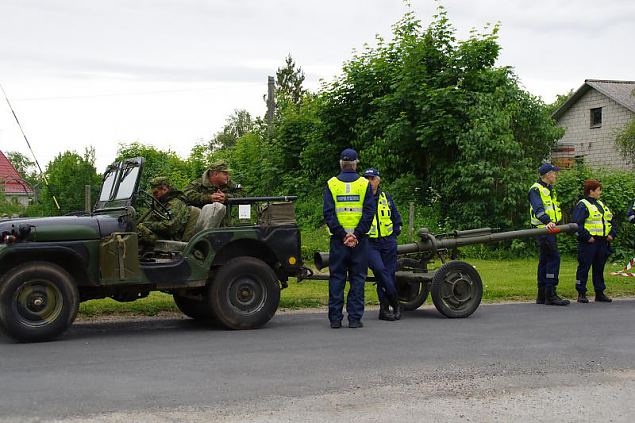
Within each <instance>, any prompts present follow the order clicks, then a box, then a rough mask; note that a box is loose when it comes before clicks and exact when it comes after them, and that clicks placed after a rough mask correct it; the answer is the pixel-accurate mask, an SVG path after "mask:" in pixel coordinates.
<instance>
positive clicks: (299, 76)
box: [276, 53, 305, 105]
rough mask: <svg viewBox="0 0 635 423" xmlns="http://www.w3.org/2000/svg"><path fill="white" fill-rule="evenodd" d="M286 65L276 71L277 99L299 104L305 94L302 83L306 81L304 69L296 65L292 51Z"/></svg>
mask: <svg viewBox="0 0 635 423" xmlns="http://www.w3.org/2000/svg"><path fill="white" fill-rule="evenodd" d="M284 62H285V63H284V66H282V67H280V68H278V70H277V71H276V97H277V98H276V100H277V102H278V103H280V102H281V101H287V102H290V103H291V104H294V105H298V104H299V103H300V100H301V99H302V96H303V95H304V94H305V90H304V88H302V84H303V83H304V78H305V77H304V71H303V70H302V68H301V67H299V66H298V67H296V64H295V61H294V60H293V58H292V57H291V53H289V55H288V56H287V57H286V58H285V59H284Z"/></svg>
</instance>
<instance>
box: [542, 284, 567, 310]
mask: <svg viewBox="0 0 635 423" xmlns="http://www.w3.org/2000/svg"><path fill="white" fill-rule="evenodd" d="M545 304H547V305H557V306H566V305H569V300H566V299H564V298H560V297H559V296H558V294H557V292H556V287H555V286H547V287H545Z"/></svg>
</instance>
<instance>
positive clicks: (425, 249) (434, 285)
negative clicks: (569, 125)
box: [304, 223, 578, 318]
mask: <svg viewBox="0 0 635 423" xmlns="http://www.w3.org/2000/svg"><path fill="white" fill-rule="evenodd" d="M577 230H578V225H577V224H575V223H569V224H566V225H559V226H556V227H555V228H553V229H551V230H547V229H546V228H536V229H524V230H518V231H510V232H495V231H494V230H493V229H492V228H480V229H470V230H465V231H454V232H452V233H450V234H443V235H439V236H435V235H433V234H431V233H430V232H429V231H428V230H427V229H422V230H420V231H419V233H418V236H419V238H420V239H419V240H418V241H416V242H413V243H411V244H402V245H398V246H397V255H398V256H402V257H399V259H398V261H397V264H398V270H397V273H396V282H397V292H398V295H399V301H400V302H401V304H402V306H403V308H404V310H407V311H412V310H416V309H417V308H419V307H421V305H423V303H424V302H425V301H426V299H427V297H428V293H431V295H432V302H433V303H434V306H435V307H436V309H437V310H438V311H439V312H440V313H441V314H443V315H444V316H446V317H450V318H459V317H468V316H469V315H471V314H472V313H474V311H476V309H477V308H478V306H479V304H480V303H481V298H482V296H483V282H482V281H481V277H480V275H479V274H478V272H477V270H476V269H475V268H474V266H472V265H470V264H468V263H466V262H464V261H458V260H448V255H449V256H450V257H452V256H453V255H454V254H452V253H453V252H454V251H455V250H456V249H457V248H459V247H463V246H466V245H473V244H488V243H493V242H499V241H506V240H511V239H520V238H527V237H532V236H537V235H544V234H547V233H560V232H562V233H573V232H575V231H577ZM412 254H417V255H418V257H417V258H413V257H410V256H408V255H412ZM437 257H438V258H439V260H440V261H441V263H442V265H441V266H440V267H439V268H438V269H431V268H430V267H431V264H432V263H433V262H434V260H435V258H437ZM314 259H315V266H316V267H317V269H318V270H321V269H323V268H325V267H327V266H328V261H329V254H328V253H320V252H317V253H315V257H314ZM304 279H318V280H328V275H324V274H313V273H311V272H308V273H307V274H305V275H304ZM375 280H376V279H375V278H374V277H368V278H367V281H369V282H373V281H375Z"/></svg>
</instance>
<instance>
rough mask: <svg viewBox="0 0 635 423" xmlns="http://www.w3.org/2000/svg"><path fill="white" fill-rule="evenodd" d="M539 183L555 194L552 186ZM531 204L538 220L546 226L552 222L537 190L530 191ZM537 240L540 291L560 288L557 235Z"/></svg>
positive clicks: (538, 237) (548, 235) (547, 235)
mask: <svg viewBox="0 0 635 423" xmlns="http://www.w3.org/2000/svg"><path fill="white" fill-rule="evenodd" d="M538 183H539V184H540V185H542V186H543V187H546V188H547V189H548V190H549V192H550V194H553V187H552V186H551V185H548V184H546V183H544V182H543V181H542V180H540V179H538ZM529 204H530V205H531V208H532V210H533V212H534V215H535V216H536V218H537V219H538V220H540V221H541V222H542V223H543V224H544V225H546V224H548V223H549V222H551V218H550V217H549V216H548V215H547V213H546V212H545V207H544V205H543V203H542V199H541V198H540V193H539V192H538V190H537V189H530V190H529ZM554 223H557V222H554ZM536 240H537V241H538V246H539V248H540V257H539V259H538V272H537V279H538V289H539V290H541V289H545V288H546V287H549V286H553V287H556V286H558V275H559V274H560V253H559V252H558V244H557V242H556V235H555V234H544V235H538V236H537V237H536Z"/></svg>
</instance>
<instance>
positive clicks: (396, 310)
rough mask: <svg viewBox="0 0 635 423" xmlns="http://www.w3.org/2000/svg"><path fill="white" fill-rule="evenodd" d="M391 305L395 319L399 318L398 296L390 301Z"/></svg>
mask: <svg viewBox="0 0 635 423" xmlns="http://www.w3.org/2000/svg"><path fill="white" fill-rule="evenodd" d="M390 305H391V306H392V314H393V315H394V316H395V320H401V303H400V302H399V298H395V299H394V300H392V301H391V302H390Z"/></svg>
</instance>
